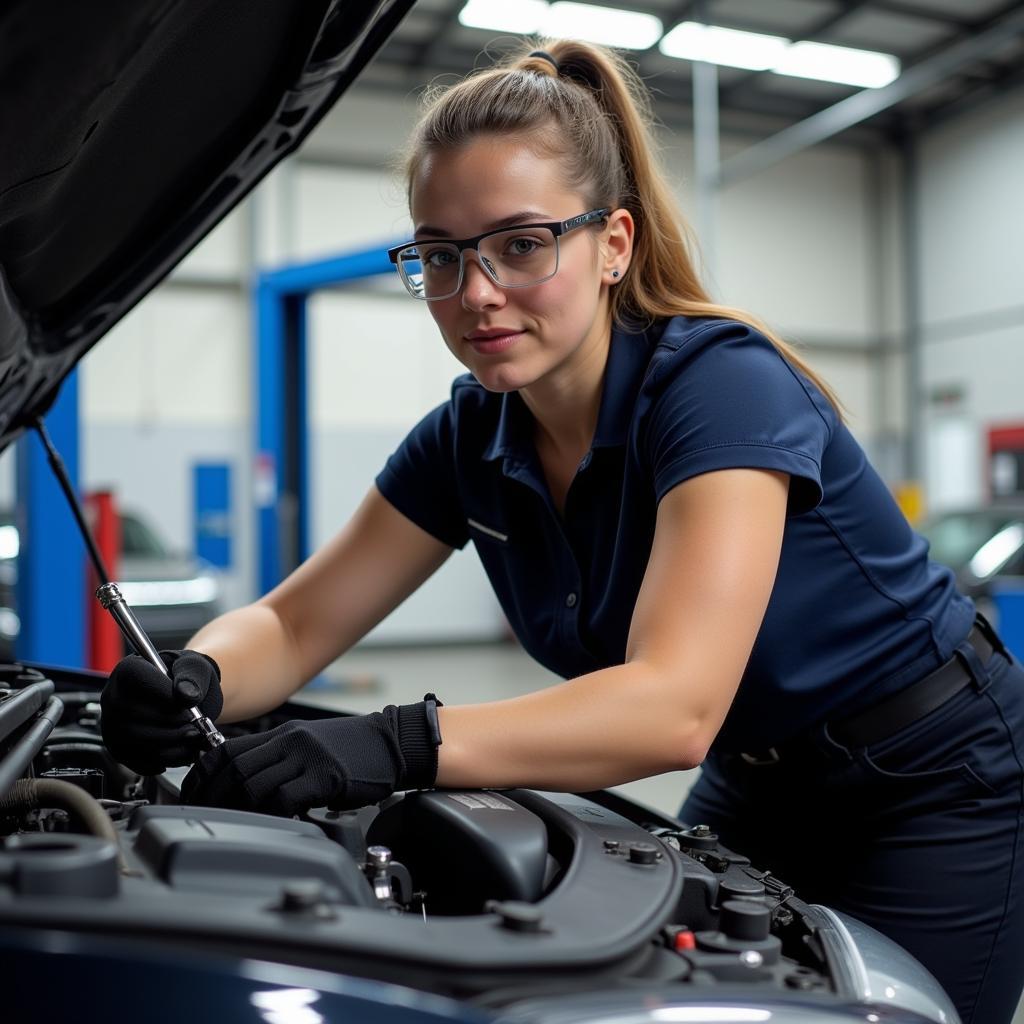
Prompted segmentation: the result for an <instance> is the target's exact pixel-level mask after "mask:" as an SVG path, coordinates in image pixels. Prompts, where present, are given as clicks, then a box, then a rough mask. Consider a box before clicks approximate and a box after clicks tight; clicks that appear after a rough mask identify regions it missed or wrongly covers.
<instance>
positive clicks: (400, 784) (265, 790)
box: [181, 693, 441, 816]
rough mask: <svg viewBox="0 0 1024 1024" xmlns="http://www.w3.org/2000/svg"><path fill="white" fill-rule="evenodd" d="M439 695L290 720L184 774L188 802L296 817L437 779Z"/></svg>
mask: <svg viewBox="0 0 1024 1024" xmlns="http://www.w3.org/2000/svg"><path fill="white" fill-rule="evenodd" d="M439 705H440V701H439V700H438V699H437V698H436V697H435V696H434V695H433V694H432V693H428V694H427V695H426V696H425V697H424V698H423V700H422V701H420V703H418V704H404V705H402V707H395V705H393V704H391V705H388V707H386V708H384V710H383V711H377V712H374V713H373V714H372V715H356V716H353V717H351V718H325V719H319V720H316V721H308V722H305V721H292V722H285V724H284V725H279V726H278V727H277V728H276V729H271V730H270V731H269V732H264V733H256V734H255V735H252V736H238V737H236V738H235V739H231V740H228V741H227V743H225V744H224V745H223V746H221V747H218V748H217V749H215V750H210V751H208V752H207V753H205V754H203V756H202V757H201V758H200V759H199V761H198V763H197V764H196V765H195V766H194V767H193V768H192V770H191V771H190V772H189V773H188V775H186V776H185V780H184V782H183V783H182V787H181V797H182V803H187V804H202V805H205V806H209V807H234V808H237V809H239V810H248V811H253V810H258V811H265V812H267V813H270V814H281V815H284V816H290V815H292V814H295V813H297V812H299V811H302V810H306V809H308V808H310V807H321V806H324V805H329V806H330V807H332V808H334V809H337V810H343V809H346V808H351V807H365V806H366V805H367V804H372V803H377V802H378V801H380V800H383V799H384V798H385V797H386V796H389V795H390V794H391V793H394V792H395V791H396V790H399V789H428V788H429V787H431V786H433V785H434V781H435V779H436V778H437V748H438V747H439V746H440V744H441V734H440V731H439V729H438V727H437V707H438V706H439Z"/></svg>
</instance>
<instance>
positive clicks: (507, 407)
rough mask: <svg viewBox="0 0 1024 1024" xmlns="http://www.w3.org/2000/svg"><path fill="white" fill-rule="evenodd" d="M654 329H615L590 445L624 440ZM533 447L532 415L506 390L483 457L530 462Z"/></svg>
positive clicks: (602, 445) (519, 400)
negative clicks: (495, 426) (509, 458)
mask: <svg viewBox="0 0 1024 1024" xmlns="http://www.w3.org/2000/svg"><path fill="white" fill-rule="evenodd" d="M653 333H654V332H652V331H650V330H649V331H630V330H628V329H626V328H622V327H618V328H616V329H614V330H613V331H612V338H611V344H610V346H609V349H608V362H607V363H606V364H605V373H604V382H603V384H602V386H601V405H600V408H599V409H598V413H597V427H596V429H595V430H594V440H593V443H592V445H591V448H610V447H614V446H615V445H620V444H625V441H626V435H627V433H628V432H629V424H630V420H631V419H632V415H633V406H634V404H635V403H636V397H637V395H638V394H639V393H640V385H641V384H642V383H643V378H644V373H645V371H646V370H647V366H648V363H649V362H650V359H651V344H652V339H651V335H652V334H653ZM533 451H534V448H533V417H532V415H531V414H530V411H529V409H527V408H526V403H525V402H524V401H523V400H522V398H521V397H520V395H519V394H518V393H516V392H515V391H509V392H506V393H505V394H504V395H502V396H501V413H500V415H499V417H498V426H497V429H496V430H495V432H494V437H493V438H492V439H491V443H490V444H489V445H488V446H487V449H486V450H485V451H484V454H483V458H484V460H485V461H488V462H489V461H492V460H494V459H498V458H507V457H509V456H511V457H512V458H513V459H515V460H516V461H519V462H529V461H530V460H531V458H532V456H533Z"/></svg>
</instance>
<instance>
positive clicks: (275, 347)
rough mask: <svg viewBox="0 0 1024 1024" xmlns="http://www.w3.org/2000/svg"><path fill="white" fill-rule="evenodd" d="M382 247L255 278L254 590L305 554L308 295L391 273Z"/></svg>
mask: <svg viewBox="0 0 1024 1024" xmlns="http://www.w3.org/2000/svg"><path fill="white" fill-rule="evenodd" d="M387 248H388V246H380V247H379V248H373V249H365V250H360V251H358V252H351V253H346V254H343V255H340V256H335V257H331V258H330V259H325V260H318V261H315V262H312V263H300V264H295V265H292V266H289V267H284V268H282V269H280V270H273V271H267V272H265V273H262V274H260V275H259V276H258V277H257V279H256V285H255V289H254V294H253V301H254V320H255V348H256V351H255V358H254V360H253V363H254V367H255V379H254V382H253V383H254V392H255V400H254V422H255V437H254V446H255V456H254V462H253V496H254V499H255V505H256V566H257V570H256V581H255V582H256V589H257V593H259V594H265V593H267V591H269V590H271V589H273V587H275V586H276V585H277V584H278V583H279V582H280V581H281V580H282V579H283V578H284V576H285V575H287V573H288V572H290V571H291V570H292V569H293V568H295V566H297V565H298V564H299V563H300V562H301V561H302V560H303V559H304V558H306V556H307V555H308V554H309V553H310V537H309V466H308V449H309V445H308V434H309V410H308V406H307V389H306V375H307V347H306V304H307V300H308V298H309V296H310V294H311V293H312V292H315V291H320V290H322V289H325V288H329V287H332V286H334V285H339V284H351V283H352V282H353V281H358V280H360V279H362V278H366V277H373V276H378V275H381V274H393V273H394V268H393V266H392V264H391V262H390V261H389V260H388V257H387Z"/></svg>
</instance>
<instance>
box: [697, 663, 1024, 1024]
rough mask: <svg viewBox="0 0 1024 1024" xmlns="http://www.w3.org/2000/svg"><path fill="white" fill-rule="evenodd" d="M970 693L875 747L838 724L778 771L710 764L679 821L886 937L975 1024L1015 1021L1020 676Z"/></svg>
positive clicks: (1020, 951)
mask: <svg viewBox="0 0 1024 1024" xmlns="http://www.w3.org/2000/svg"><path fill="white" fill-rule="evenodd" d="M959 651H960V655H961V657H962V659H963V660H964V661H965V662H966V663H967V664H968V665H969V666H970V671H971V675H972V678H973V682H972V683H971V685H969V686H967V687H965V688H964V689H962V690H961V691H960V692H959V693H957V694H955V695H954V696H953V697H951V698H950V699H949V700H948V701H946V703H944V704H942V705H941V706H940V707H939V708H937V709H936V710H934V711H932V712H931V713H930V714H928V715H925V716H924V717H923V718H921V719H919V720H918V721H916V722H913V723H912V724H910V725H908V726H906V727H905V728H903V729H901V730H900V731H899V732H897V733H896V734H895V735H893V736H890V737H888V738H886V739H884V740H881V741H879V742H878V743H875V744H872V745H870V746H868V747H860V748H856V747H844V746H842V745H841V744H839V743H837V742H835V740H834V739H833V738H832V737H831V736H830V734H829V731H828V726H827V725H824V726H821V727H819V728H817V729H815V730H813V731H812V735H810V736H809V737H808V738H807V742H806V743H803V742H801V743H799V744H798V745H797V752H796V753H795V754H794V755H793V756H791V757H788V758H787V756H781V757H780V760H779V761H778V762H777V763H772V764H763V765H750V764H748V763H746V762H745V761H744V760H743V759H741V758H740V757H739V756H737V755H728V754H712V755H711V756H709V758H708V760H707V761H706V762H705V764H704V770H703V772H702V774H701V777H700V778H699V779H698V781H697V783H696V785H695V786H694V788H693V790H692V791H691V793H690V795H689V797H688V798H687V800H686V802H685V803H684V804H683V808H682V810H681V811H680V818H681V819H682V820H683V821H684V822H686V823H687V824H689V825H695V824H708V825H711V826H712V827H713V828H714V829H715V831H716V832H718V834H719V836H720V837H721V841H722V843H723V844H724V845H725V846H727V847H729V848H731V849H733V850H735V851H736V852H738V853H742V854H743V855H744V856H748V857H750V859H751V861H752V863H753V864H754V866H755V867H758V868H761V869H764V870H770V871H771V872H772V874H773V875H775V876H776V877H778V878H780V879H781V880H782V881H783V882H785V883H787V884H788V885H791V886H793V888H794V889H795V890H796V895H797V896H799V897H800V899H802V900H804V901H805V902H808V903H822V904H825V905H827V906H830V907H832V908H834V909H836V910H840V911H843V912H845V913H848V914H850V915H851V916H853V917H856V918H858V919H859V920H861V921H863V922H865V923H866V924H869V925H871V926H872V927H874V928H876V929H877V930H878V931H880V932H882V933H883V934H885V935H888V936H889V937H890V938H891V939H893V940H895V941H896V942H898V943H899V944H900V945H901V946H903V947H904V949H906V950H907V951H908V952H910V953H911V954H912V955H913V956H915V957H916V958H917V959H918V960H919V961H920V962H921V963H922V964H924V966H925V967H927V968H928V970H930V971H931V973H932V974H933V975H935V977H936V978H937V979H938V981H939V983H940V984H941V985H942V986H943V987H944V988H945V990H946V991H947V992H948V993H949V996H950V998H951V999H952V1000H953V1003H954V1004H955V1005H956V1007H957V1009H958V1010H959V1012H960V1015H961V1017H962V1018H963V1021H964V1024H1009V1021H1010V1020H1011V1018H1012V1017H1013V1012H1014V1009H1015V1007H1016V1005H1017V1001H1018V999H1019V997H1020V993H1021V986H1022V984H1024V767H1022V763H1024V668H1022V667H1021V664H1020V662H1018V661H1016V660H1015V659H1011V658H1010V657H1008V656H1007V655H1005V654H1002V653H996V654H993V656H992V658H991V659H990V661H989V662H988V664H986V665H983V664H982V663H981V661H980V659H979V658H978V656H977V654H976V653H975V651H974V649H973V648H972V647H970V646H969V645H967V644H963V645H961V647H960V648H959Z"/></svg>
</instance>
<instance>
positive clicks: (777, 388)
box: [645, 320, 836, 516]
mask: <svg viewBox="0 0 1024 1024" xmlns="http://www.w3.org/2000/svg"><path fill="white" fill-rule="evenodd" d="M652 390H653V405H652V409H651V416H650V420H649V425H648V430H647V432H646V440H645V443H646V447H647V453H648V458H649V459H650V465H651V468H652V472H653V477H654V485H655V491H656V496H657V500H658V501H661V499H662V498H663V497H664V495H665V494H667V493H668V491H670V490H671V489H672V488H673V487H675V486H676V485H677V484H680V483H682V482H683V481H684V480H688V479H690V478H691V477H695V476H698V475H700V474H702V473H709V472H712V471H714V470H720V469H738V468H751V469H768V470H776V471H779V472H783V473H788V474H789V476H790V490H789V508H788V515H790V516H795V515H801V514H803V513H805V512H809V511H810V510H811V509H813V508H815V507H816V506H817V505H818V503H819V502H820V501H821V499H822V486H821V464H822V457H823V454H824V451H825V448H826V446H827V445H828V442H829V440H830V439H831V435H832V431H833V428H834V426H835V423H836V420H835V414H834V412H833V411H832V407H831V405H830V404H829V403H828V401H827V399H826V398H825V396H824V395H822V394H821V392H820V391H819V390H818V389H817V388H816V387H815V386H814V384H813V383H812V382H811V381H810V380H808V379H807V378H806V377H805V376H804V375H803V374H801V373H800V372H799V371H798V370H797V369H796V368H795V367H794V366H793V365H792V364H790V363H789V362H787V360H786V359H785V358H784V357H783V356H782V354H781V353H780V352H779V351H778V349H776V348H775V346H774V345H773V344H772V343H771V342H770V341H769V340H768V339H767V338H766V337H765V336H764V335H763V334H761V333H760V332H758V331H756V330H755V329H754V328H752V327H749V326H747V325H746V324H742V323H737V322H734V321H727V320H720V321H714V322H713V323H712V324H711V325H709V326H707V327H705V328H704V329H703V330H701V331H699V332H697V333H696V334H695V335H691V336H690V337H689V338H688V339H687V340H686V342H685V343H684V344H682V345H680V346H679V347H678V348H676V349H675V350H674V351H671V352H669V353H668V354H667V355H665V356H664V358H663V359H661V360H659V367H658V371H657V377H656V379H655V381H654V387H653V389H652Z"/></svg>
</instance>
